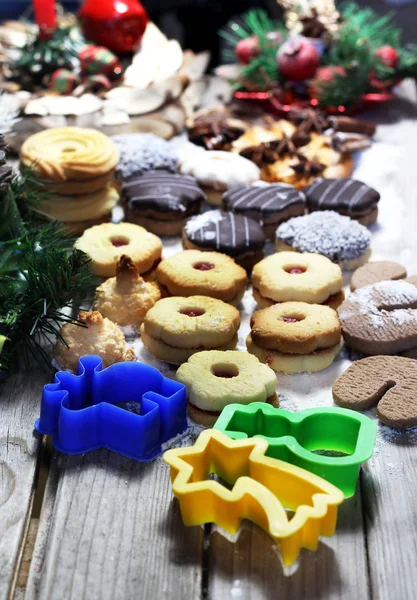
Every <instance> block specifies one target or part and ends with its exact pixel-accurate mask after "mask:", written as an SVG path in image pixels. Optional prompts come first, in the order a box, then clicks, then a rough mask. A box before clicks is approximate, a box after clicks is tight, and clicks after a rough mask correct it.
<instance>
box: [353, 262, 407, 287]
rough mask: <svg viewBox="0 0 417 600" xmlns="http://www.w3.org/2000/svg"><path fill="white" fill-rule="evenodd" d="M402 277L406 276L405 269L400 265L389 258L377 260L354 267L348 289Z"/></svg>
mask: <svg viewBox="0 0 417 600" xmlns="http://www.w3.org/2000/svg"><path fill="white" fill-rule="evenodd" d="M404 277H407V271H406V270H405V268H404V267H403V266H402V265H400V264H398V263H396V262H392V261H390V260H378V261H375V262H369V263H366V265H362V266H361V267H359V269H356V271H355V272H354V273H353V275H352V279H351V280H350V289H351V290H352V292H354V291H355V290H357V289H359V288H361V287H364V286H365V285H371V284H373V283H377V282H378V281H388V280H396V279H404Z"/></svg>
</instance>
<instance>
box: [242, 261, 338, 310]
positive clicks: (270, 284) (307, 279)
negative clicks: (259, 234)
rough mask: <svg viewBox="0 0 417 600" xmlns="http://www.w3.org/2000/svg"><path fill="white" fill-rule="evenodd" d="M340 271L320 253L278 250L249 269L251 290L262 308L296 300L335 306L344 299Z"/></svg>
mask: <svg viewBox="0 0 417 600" xmlns="http://www.w3.org/2000/svg"><path fill="white" fill-rule="evenodd" d="M342 284H343V281H342V271H341V270H340V267H339V266H338V265H335V264H334V263H332V262H331V261H330V260H329V259H328V258H326V257H325V256H321V255H320V254H308V253H305V254H299V253H296V252H278V253H277V254H272V255H271V256H268V257H267V258H265V259H264V260H262V261H261V262H259V263H258V264H257V265H255V267H254V269H253V272H252V289H253V296H254V298H255V300H256V302H257V303H258V304H259V306H261V307H262V308H267V307H268V306H272V305H274V304H276V303H277V302H287V301H289V300H296V301H300V302H308V303H310V304H327V305H328V306H330V307H331V308H337V307H338V306H339V305H340V304H341V303H342V302H343V299H344V294H343V291H342Z"/></svg>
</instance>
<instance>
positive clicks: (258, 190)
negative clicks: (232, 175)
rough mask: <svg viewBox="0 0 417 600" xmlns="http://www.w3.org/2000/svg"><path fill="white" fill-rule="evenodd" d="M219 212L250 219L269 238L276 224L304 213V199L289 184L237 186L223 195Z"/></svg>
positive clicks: (264, 183)
mask: <svg viewBox="0 0 417 600" xmlns="http://www.w3.org/2000/svg"><path fill="white" fill-rule="evenodd" d="M222 204H223V210H225V211H227V212H233V213H236V214H239V215H243V216H245V217H250V218H251V219H254V220H255V221H258V223H259V224H260V225H261V227H262V228H263V230H264V233H265V235H266V237H267V238H270V239H271V238H272V239H273V237H274V235H275V231H276V229H277V227H278V225H279V224H280V223H282V222H283V221H287V220H288V219H290V218H291V217H298V216H300V215H303V214H304V212H305V206H306V201H305V196H304V194H303V193H302V192H299V191H298V190H297V189H295V187H293V186H292V185H288V184H286V183H267V182H266V181H257V182H255V183H253V184H251V185H238V186H235V187H234V188H232V189H230V190H228V191H227V192H225V193H224V194H223V199H222Z"/></svg>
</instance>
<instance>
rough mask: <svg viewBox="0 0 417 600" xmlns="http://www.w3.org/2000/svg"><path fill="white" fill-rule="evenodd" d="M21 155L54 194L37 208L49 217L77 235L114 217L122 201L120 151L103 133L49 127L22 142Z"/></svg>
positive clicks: (73, 128) (78, 128)
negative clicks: (117, 175)
mask: <svg viewBox="0 0 417 600" xmlns="http://www.w3.org/2000/svg"><path fill="white" fill-rule="evenodd" d="M20 158H21V162H22V164H23V165H25V166H28V167H33V168H34V169H35V170H36V171H37V173H38V174H39V176H40V178H41V179H42V180H43V182H44V183H45V189H46V190H47V191H48V192H51V194H50V195H49V196H48V198H47V199H45V200H44V201H43V202H42V203H41V205H40V206H39V209H38V210H39V212H40V213H41V214H43V215H44V216H45V217H47V218H49V219H52V220H58V221H62V222H63V223H65V225H66V226H67V227H68V228H69V229H71V230H72V231H74V232H76V233H77V232H81V231H84V229H85V228H86V227H90V226H91V225H96V224H98V223H102V222H105V221H109V220H110V219H111V212H112V209H113V207H114V206H115V205H116V203H117V201H118V199H119V195H118V193H117V190H116V189H115V188H114V187H113V185H112V177H113V171H114V169H115V167H116V165H117V162H118V160H119V151H118V149H117V147H116V145H115V144H114V143H113V142H112V141H111V140H110V139H109V138H108V137H107V136H105V135H104V134H103V133H100V132H99V131H96V130H94V129H82V128H80V127H60V128H55V129H45V130H44V131H41V132H39V133H36V134H35V135H32V136H30V137H29V138H28V139H27V140H26V141H25V142H24V144H23V145H22V149H21V157H20Z"/></svg>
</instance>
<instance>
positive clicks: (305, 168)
mask: <svg viewBox="0 0 417 600" xmlns="http://www.w3.org/2000/svg"><path fill="white" fill-rule="evenodd" d="M297 158H298V160H299V162H298V163H295V164H294V165H290V167H291V169H293V170H294V171H295V172H296V173H297V174H298V175H304V176H305V177H312V176H313V177H314V176H315V175H319V174H320V173H321V172H322V171H324V169H325V168H326V166H325V165H323V164H322V163H320V162H319V161H318V160H309V159H308V158H306V157H305V156H303V155H302V154H298V155H297Z"/></svg>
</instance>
